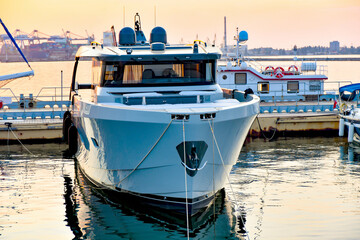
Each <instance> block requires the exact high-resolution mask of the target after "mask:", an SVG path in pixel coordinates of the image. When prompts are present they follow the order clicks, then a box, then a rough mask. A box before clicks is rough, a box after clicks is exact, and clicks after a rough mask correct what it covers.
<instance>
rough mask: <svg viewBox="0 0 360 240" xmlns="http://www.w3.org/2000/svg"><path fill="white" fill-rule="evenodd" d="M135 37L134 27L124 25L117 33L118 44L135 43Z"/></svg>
mask: <svg viewBox="0 0 360 240" xmlns="http://www.w3.org/2000/svg"><path fill="white" fill-rule="evenodd" d="M135 43H136V37H135V31H134V29H132V28H130V27H124V28H123V29H121V31H120V33H119V44H120V45H135Z"/></svg>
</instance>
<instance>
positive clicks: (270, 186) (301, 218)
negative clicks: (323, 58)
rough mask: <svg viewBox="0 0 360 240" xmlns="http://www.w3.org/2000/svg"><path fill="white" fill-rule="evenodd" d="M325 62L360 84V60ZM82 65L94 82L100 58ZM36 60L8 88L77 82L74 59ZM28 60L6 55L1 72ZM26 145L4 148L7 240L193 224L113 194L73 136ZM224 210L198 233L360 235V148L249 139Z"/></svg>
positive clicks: (1, 220)
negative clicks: (82, 168) (81, 167)
mask: <svg viewBox="0 0 360 240" xmlns="http://www.w3.org/2000/svg"><path fill="white" fill-rule="evenodd" d="M325 63H326V64H328V65H329V69H328V70H329V74H328V75H329V80H333V81H347V80H350V81H352V82H360V76H359V71H358V70H357V69H360V62H325ZM80 64H82V65H83V66H84V67H82V68H79V71H78V76H79V81H80V82H86V80H87V79H89V77H90V74H91V72H90V71H89V67H90V66H91V63H90V62H82V63H80ZM263 64H265V65H266V64H268V62H263ZM271 64H272V65H274V64H277V62H275V63H271ZM279 64H284V63H283V62H281V63H279ZM319 64H320V63H319ZM31 65H32V67H33V69H34V71H35V76H34V77H33V78H31V79H27V78H25V79H19V80H16V81H13V82H11V83H9V84H8V85H6V86H5V87H6V88H9V87H10V88H11V89H12V90H13V92H14V94H16V95H18V94H20V93H24V94H28V93H33V94H34V95H35V94H36V93H37V92H38V91H39V90H40V89H41V88H42V87H43V86H61V71H63V80H62V84H63V85H64V86H69V85H70V81H71V74H72V67H73V63H72V62H48V63H47V62H34V63H31ZM21 66H22V65H21V64H20V63H0V73H2V74H5V73H4V72H6V73H13V72H12V71H16V70H17V69H19V68H21ZM24 71H26V67H24ZM25 146H26V147H27V148H28V150H29V151H27V150H26V149H25V148H24V147H22V146H21V145H20V144H14V145H10V146H7V145H2V146H0V174H1V175H0V178H1V180H0V239H186V237H187V232H186V229H184V228H183V227H180V226H177V225H174V224H169V223H167V222H165V221H162V220H161V219H157V218H154V217H153V216H152V214H151V213H150V212H144V211H141V212H139V211H137V209H136V208H135V209H133V208H128V207H127V206H126V204H122V205H116V204H112V203H110V202H108V201H107V199H106V198H104V197H103V196H102V195H101V194H99V193H98V192H97V191H96V189H94V188H93V187H92V186H90V185H89V184H87V183H86V181H85V180H84V178H83V176H82V175H81V174H80V173H79V172H78V171H77V168H76V164H75V162H74V159H72V158H68V157H67V155H66V148H67V147H66V145H65V144H34V145H30V144H25ZM214 213H215V215H214V214H212V213H210V215H209V217H208V220H207V221H205V222H204V223H203V224H202V225H200V226H199V228H198V229H196V230H195V231H193V232H191V233H190V238H191V239H359V238H360V227H359V226H360V147H358V146H355V145H349V144H348V143H347V142H346V139H345V138H338V137H332V138H329V137H327V138H321V137H316V138H311V137H309V138H294V137H293V138H278V139H275V140H273V141H271V142H268V141H265V140H263V139H248V141H247V142H246V143H245V145H244V147H243V149H242V151H241V154H240V156H239V159H238V161H237V164H236V165H235V166H234V167H233V170H232V172H231V174H230V178H229V182H228V183H227V185H226V197H225V199H224V200H223V201H222V203H221V204H220V207H219V209H218V210H217V211H214ZM245 232H247V233H246V234H245Z"/></svg>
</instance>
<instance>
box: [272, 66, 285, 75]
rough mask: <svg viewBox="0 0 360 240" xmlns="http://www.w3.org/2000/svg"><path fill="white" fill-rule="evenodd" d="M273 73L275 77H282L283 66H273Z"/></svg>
mask: <svg viewBox="0 0 360 240" xmlns="http://www.w3.org/2000/svg"><path fill="white" fill-rule="evenodd" d="M274 75H275V77H277V78H282V77H284V68H282V67H277V68H275V70H274Z"/></svg>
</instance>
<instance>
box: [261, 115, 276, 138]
mask: <svg viewBox="0 0 360 240" xmlns="http://www.w3.org/2000/svg"><path fill="white" fill-rule="evenodd" d="M256 120H257V122H258V125H259V129H260V132H261V134H262V135H263V137H264V138H265V139H266V140H268V141H271V140H272V139H273V138H274V137H275V133H276V130H277V124H278V120H276V122H275V124H276V125H275V130H274V132H273V135H272V136H271V137H270V138H268V137H267V136H266V135H265V133H264V131H263V130H262V127H261V125H260V121H259V118H258V115H257V116H256Z"/></svg>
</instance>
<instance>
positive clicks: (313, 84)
mask: <svg viewBox="0 0 360 240" xmlns="http://www.w3.org/2000/svg"><path fill="white" fill-rule="evenodd" d="M309 90H310V91H313V92H315V91H320V90H321V82H320V81H310V85H309Z"/></svg>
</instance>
